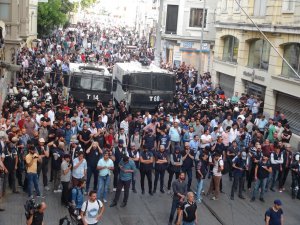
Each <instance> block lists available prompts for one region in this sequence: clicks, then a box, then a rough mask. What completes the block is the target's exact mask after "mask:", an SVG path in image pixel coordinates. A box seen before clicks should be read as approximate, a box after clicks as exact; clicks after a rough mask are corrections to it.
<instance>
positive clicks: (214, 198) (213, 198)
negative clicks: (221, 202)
mask: <svg viewBox="0 0 300 225" xmlns="http://www.w3.org/2000/svg"><path fill="white" fill-rule="evenodd" d="M210 200H213V201H216V200H218V199H217V198H216V197H215V196H214V197H212V198H211V199H210Z"/></svg>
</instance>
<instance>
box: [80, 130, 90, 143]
mask: <svg viewBox="0 0 300 225" xmlns="http://www.w3.org/2000/svg"><path fill="white" fill-rule="evenodd" d="M79 134H80V135H81V137H82V139H83V140H84V141H88V140H90V135H91V131H89V130H86V131H84V130H83V131H81V132H80V133H79Z"/></svg>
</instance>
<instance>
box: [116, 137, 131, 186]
mask: <svg viewBox="0 0 300 225" xmlns="http://www.w3.org/2000/svg"><path fill="white" fill-rule="evenodd" d="M123 145H124V140H123V139H119V140H118V146H117V147H115V148H114V151H113V155H114V156H115V161H114V168H115V169H114V182H113V185H114V189H113V190H114V191H116V190H117V184H118V178H119V174H120V168H119V163H120V161H121V159H122V158H123V156H128V152H127V151H126V148H125V147H124V146H123Z"/></svg>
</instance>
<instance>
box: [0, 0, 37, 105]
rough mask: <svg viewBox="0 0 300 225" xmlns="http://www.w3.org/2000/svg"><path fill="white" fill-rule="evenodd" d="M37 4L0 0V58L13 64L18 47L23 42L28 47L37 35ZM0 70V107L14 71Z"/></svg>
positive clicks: (24, 1)
mask: <svg viewBox="0 0 300 225" xmlns="http://www.w3.org/2000/svg"><path fill="white" fill-rule="evenodd" d="M37 6H38V0H22V1H21V0H0V27H1V28H0V29H1V36H0V39H2V43H1V41H0V46H1V47H0V60H2V61H4V62H6V63H12V64H15V63H16V54H17V52H18V49H19V48H20V47H21V46H23V45H25V44H27V45H28V46H29V47H30V44H31V41H32V40H33V39H35V38H36V37H37ZM0 69H1V68H0ZM0 72H1V80H0V90H1V91H0V107H1V106H2V103H3V100H4V99H5V98H6V94H7V90H8V86H9V84H10V82H11V78H14V80H15V72H10V71H6V70H5V69H3V68H2V69H1V71H0Z"/></svg>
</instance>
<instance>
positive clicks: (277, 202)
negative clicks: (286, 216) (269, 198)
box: [274, 199, 282, 205]
mask: <svg viewBox="0 0 300 225" xmlns="http://www.w3.org/2000/svg"><path fill="white" fill-rule="evenodd" d="M274 204H275V205H282V202H281V201H280V200H279V199H276V200H275V201H274Z"/></svg>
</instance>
